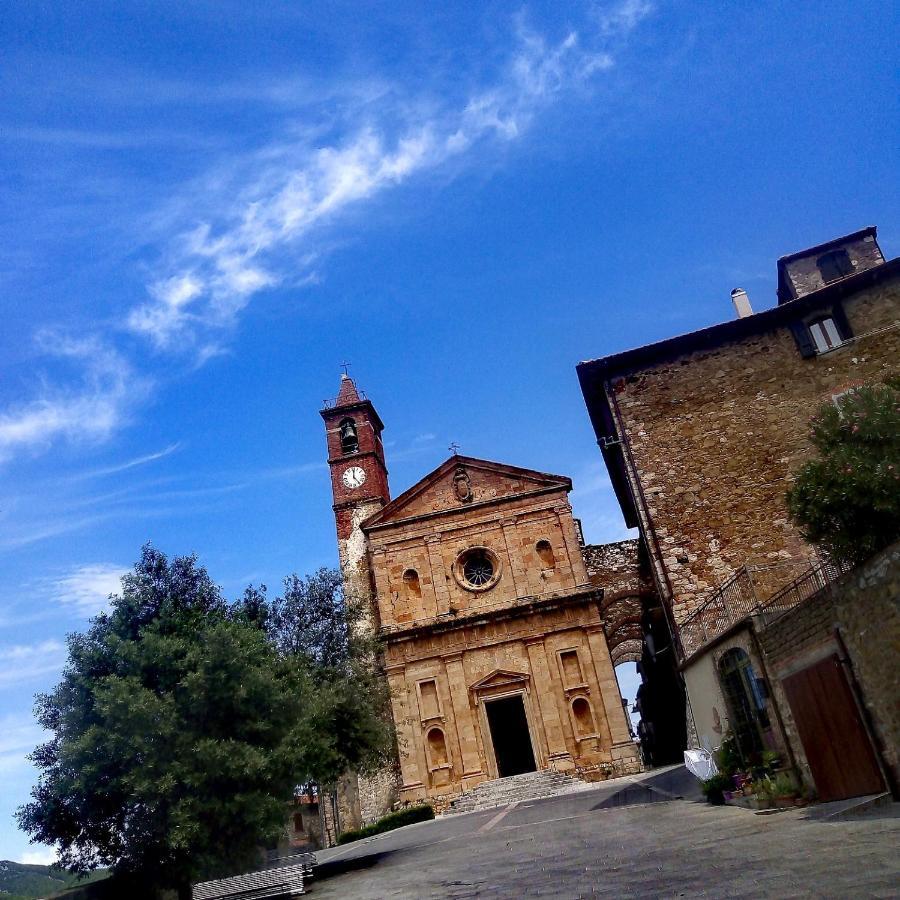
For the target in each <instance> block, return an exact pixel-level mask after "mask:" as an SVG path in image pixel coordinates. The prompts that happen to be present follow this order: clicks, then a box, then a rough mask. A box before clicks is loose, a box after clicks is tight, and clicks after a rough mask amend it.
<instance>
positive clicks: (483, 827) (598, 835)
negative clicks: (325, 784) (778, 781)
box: [311, 769, 900, 900]
mask: <svg viewBox="0 0 900 900" xmlns="http://www.w3.org/2000/svg"><path fill="white" fill-rule="evenodd" d="M677 794H684V795H685V796H686V797H688V799H673V796H674V795H677ZM895 807H896V804H895V805H893V806H891V807H888V808H886V809H885V808H882V809H876V810H871V811H870V812H868V813H866V814H863V815H859V816H856V817H854V818H850V819H844V820H822V819H820V818H816V817H814V816H811V815H810V814H809V812H808V811H807V810H803V809H793V810H789V811H785V812H779V813H777V814H775V815H769V816H759V815H755V814H754V813H753V812H751V811H749V810H743V809H735V808H732V807H712V806H708V805H707V804H706V803H704V802H702V801H701V800H699V799H697V794H696V785H695V783H694V782H693V781H692V780H690V777H689V776H686V774H685V773H684V771H683V769H678V770H675V771H669V772H665V773H662V774H652V775H650V776H649V777H644V778H638V779H617V780H616V781H611V782H606V783H604V784H602V785H600V786H598V787H597V788H596V789H595V790H588V791H581V792H577V793H572V794H567V795H565V796H562V797H553V798H550V799H546V800H537V801H528V802H522V803H518V804H511V805H509V806H505V807H501V808H499V809H492V810H485V811H481V812H473V813H465V814H460V815H455V816H447V817H443V818H440V819H437V820H435V821H434V822H423V823H420V824H418V825H412V826H409V827H407V828H403V829H399V830H398V831H394V832H390V833H388V834H385V835H379V836H378V837H375V838H370V839H368V840H366V841H361V842H359V843H357V844H350V845H347V846H345V847H337V848H334V849H331V850H325V851H321V852H320V853H319V854H318V858H319V863H320V865H319V867H318V869H317V871H316V880H315V882H314V883H313V888H312V891H311V896H314V897H316V898H322V900H328V898H354V900H365V898H373V900H374V898H378V900H381V898H432V897H434V898H437V897H440V898H453V900H457V898H468V897H489V898H517V897H564V898H570V897H571V898H575V897H604V896H605V897H617V898H618V897H778V898H783V897H784V898H787V897H897V896H898V895H900V863H898V852H897V851H898V835H900V817H898V814H897V810H896V808H895Z"/></svg>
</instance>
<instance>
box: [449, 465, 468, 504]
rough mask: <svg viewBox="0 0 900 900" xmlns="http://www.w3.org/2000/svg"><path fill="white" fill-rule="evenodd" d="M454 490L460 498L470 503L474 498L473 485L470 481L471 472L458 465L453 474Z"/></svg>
mask: <svg viewBox="0 0 900 900" xmlns="http://www.w3.org/2000/svg"><path fill="white" fill-rule="evenodd" d="M453 491H454V493H455V494H456V497H457V499H458V500H460V501H461V502H463V503H469V502H470V501H471V500H472V485H471V483H470V482H469V473H468V472H467V471H466V470H465V469H464V468H463V467H462V466H458V467H457V469H456V473H455V474H454V476H453Z"/></svg>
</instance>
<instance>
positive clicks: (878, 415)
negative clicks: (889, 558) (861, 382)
mask: <svg viewBox="0 0 900 900" xmlns="http://www.w3.org/2000/svg"><path fill="white" fill-rule="evenodd" d="M811 439H812V444H813V446H814V447H815V449H816V451H817V455H816V458H814V459H812V460H810V461H809V462H807V463H806V464H805V465H804V466H803V467H802V468H801V469H800V472H799V474H798V476H797V480H796V482H795V483H794V485H793V487H792V488H791V489H790V491H788V495H787V502H788V508H789V510H790V512H791V515H792V517H793V519H794V521H795V522H797V524H798V525H799V526H800V528H801V530H802V532H803V535H804V537H806V539H807V540H809V541H811V542H812V543H814V544H817V545H818V546H820V547H821V548H822V549H823V550H824V551H825V552H826V554H827V555H828V556H829V557H830V558H831V559H833V560H834V561H835V562H837V563H840V564H849V565H858V564H859V563H861V562H863V561H864V560H866V559H867V558H868V557H870V556H871V555H872V554H873V553H877V552H878V551H879V550H881V549H883V548H884V547H886V546H887V545H888V544H890V543H892V542H894V541H896V540H898V539H900V379H896V378H894V379H889V380H888V381H886V382H885V383H883V384H873V385H866V386H863V387H860V388H858V389H856V390H853V391H850V392H848V393H846V394H844V395H843V396H841V397H840V398H838V399H837V400H836V401H834V402H828V403H825V404H823V405H822V406H821V407H820V409H819V410H818V412H817V414H816V416H815V418H814V419H813V421H812V438H811Z"/></svg>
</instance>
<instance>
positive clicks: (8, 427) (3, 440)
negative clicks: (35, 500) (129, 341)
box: [0, 331, 149, 461]
mask: <svg viewBox="0 0 900 900" xmlns="http://www.w3.org/2000/svg"><path fill="white" fill-rule="evenodd" d="M38 345H39V349H40V350H41V351H42V352H43V353H44V354H45V355H46V356H48V357H55V358H57V359H62V360H66V361H71V362H74V363H75V364H76V365H78V366H79V368H80V376H79V383H78V385H77V386H76V387H74V388H73V387H67V388H54V387H51V386H45V388H44V391H43V392H42V394H41V396H39V397H37V398H35V399H34V400H32V401H30V402H28V403H25V404H22V405H19V406H17V407H14V408H12V409H10V410H8V411H7V412H4V413H2V414H0V461H2V460H3V459H4V458H6V457H8V456H11V455H12V454H13V453H14V452H15V451H17V450H20V449H22V448H33V447H41V446H46V445H49V444H50V443H52V442H53V441H54V440H56V439H57V438H59V437H65V438H67V439H69V440H71V441H98V440H103V439H104V438H106V437H108V436H109V435H110V434H112V433H113V432H114V431H116V430H117V429H118V428H119V427H120V426H121V425H122V423H123V422H124V421H125V420H126V419H127V417H128V415H129V413H130V412H131V410H132V408H133V406H134V405H135V404H136V403H137V402H139V401H140V400H141V399H142V398H143V397H144V395H145V394H146V392H147V389H148V387H149V382H148V381H147V379H144V378H141V377H138V376H137V375H136V374H135V372H134V370H133V368H132V366H131V365H130V364H129V363H128V362H127V361H126V360H125V358H124V357H123V356H122V355H121V354H120V353H119V352H118V351H116V350H115V349H114V348H113V347H111V346H110V345H109V344H108V343H106V342H105V341H103V340H101V339H100V338H99V337H96V336H93V337H86V338H77V339H76V338H71V337H69V336H66V335H64V334H61V333H58V332H49V331H43V332H40V333H39V334H38Z"/></svg>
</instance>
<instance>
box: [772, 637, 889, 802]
mask: <svg viewBox="0 0 900 900" xmlns="http://www.w3.org/2000/svg"><path fill="white" fill-rule="evenodd" d="M781 683H782V685H783V686H784V692H785V694H787V699H788V703H789V704H790V707H791V713H792V714H793V716H794V721H795V722H796V723H797V731H798V732H799V734H800V740H801V742H802V743H803V750H804V752H805V753H806V758H807V760H808V761H809V767H810V769H811V770H812V776H813V779H814V781H815V783H816V790H817V791H818V793H819V799H820V800H823V801H824V800H843V799H845V798H847V797H860V796H863V795H864V794H877V793H880V792H881V791H883V790H884V789H885V785H884V779H883V778H882V775H881V771H880V770H879V768H878V761H877V758H876V756H875V751H874V750H873V749H872V743H871V741H870V740H869V735H868V734H867V732H866V729H865V726H864V725H863V722H862V719H861V717H860V714H859V709H858V708H857V705H856V699H855V698H854V696H853V692H852V690H851V688H850V685H849V683H848V682H847V676H846V674H845V672H844V669H843V666H842V665H841V662H840V660H839V659H838V657H837V655H833V656H829V657H827V658H826V659H823V660H820V661H819V662H817V663H815V664H814V665H812V666H809V667H808V668H806V669H803V670H801V671H800V672H796V673H795V674H793V675H789V676H788V677H787V678H782V679H781Z"/></svg>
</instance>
